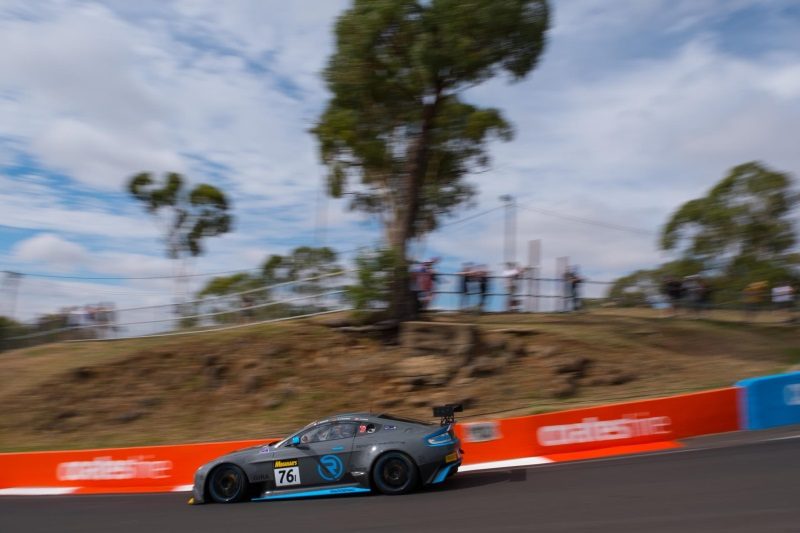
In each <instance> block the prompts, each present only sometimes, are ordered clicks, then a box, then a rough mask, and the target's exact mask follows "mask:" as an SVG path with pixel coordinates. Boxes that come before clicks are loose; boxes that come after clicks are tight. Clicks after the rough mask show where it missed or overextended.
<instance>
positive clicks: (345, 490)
mask: <svg viewBox="0 0 800 533" xmlns="http://www.w3.org/2000/svg"><path fill="white" fill-rule="evenodd" d="M359 492H371V491H370V489H365V488H363V487H339V488H335V489H318V490H307V491H305V492H289V493H286V494H270V495H269V496H264V497H262V498H253V501H254V502H260V501H264V500H288V499H290V498H313V497H316V496H334V495H336V494H355V493H359Z"/></svg>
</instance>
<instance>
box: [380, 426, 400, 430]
mask: <svg viewBox="0 0 800 533" xmlns="http://www.w3.org/2000/svg"><path fill="white" fill-rule="evenodd" d="M383 429H385V430H386V431H394V430H395V429H397V426H383Z"/></svg>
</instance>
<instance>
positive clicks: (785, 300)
mask: <svg viewBox="0 0 800 533" xmlns="http://www.w3.org/2000/svg"><path fill="white" fill-rule="evenodd" d="M794 296H795V294H794V287H792V285H791V284H790V283H788V282H784V283H780V284H778V285H776V286H775V287H773V288H772V305H773V307H774V308H775V309H777V310H779V311H785V312H786V313H787V315H788V317H787V319H791V318H792V309H793V308H794Z"/></svg>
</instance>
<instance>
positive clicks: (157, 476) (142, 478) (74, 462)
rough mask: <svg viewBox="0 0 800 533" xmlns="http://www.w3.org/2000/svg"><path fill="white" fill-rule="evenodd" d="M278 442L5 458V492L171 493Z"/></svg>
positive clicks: (0, 478)
mask: <svg viewBox="0 0 800 533" xmlns="http://www.w3.org/2000/svg"><path fill="white" fill-rule="evenodd" d="M267 442H273V441H271V440H268V441H264V440H257V441H252V440H247V441H234V442H215V443H206V444H184V445H174V446H149V447H138V448H107V449H99V450H76V451H55V452H30V453H2V454H0V488H7V487H50V488H65V489H70V488H75V489H76V490H75V491H74V492H168V491H172V490H175V489H176V488H177V487H179V486H180V485H185V484H190V483H192V481H193V479H194V471H195V470H196V469H197V468H198V467H199V466H200V465H202V464H203V463H206V462H208V461H210V460H211V459H214V458H215V457H218V456H220V455H222V454H225V453H228V452H231V451H233V450H238V449H241V448H246V447H248V446H255V445H260V444H265V443H267Z"/></svg>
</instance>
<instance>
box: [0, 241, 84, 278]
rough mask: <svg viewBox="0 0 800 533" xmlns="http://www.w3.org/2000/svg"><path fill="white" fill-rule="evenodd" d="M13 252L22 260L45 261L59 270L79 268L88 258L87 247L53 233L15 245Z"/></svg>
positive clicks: (50, 266) (47, 264) (48, 265)
mask: <svg viewBox="0 0 800 533" xmlns="http://www.w3.org/2000/svg"><path fill="white" fill-rule="evenodd" d="M12 254H13V255H14V256H15V257H16V258H17V259H19V260H21V261H26V262H30V263H44V265H45V266H47V267H49V268H53V269H55V270H58V271H70V270H76V269H77V268H79V267H80V266H81V265H82V264H83V263H84V262H85V261H86V260H87V258H88V253H87V251H86V249H85V248H84V247H83V246H81V245H79V244H76V243H74V242H70V241H67V240H65V239H62V238H60V237H58V236H57V235H53V234H52V233H40V234H39V235H36V236H34V237H31V238H30V239H27V240H24V241H22V242H20V243H18V244H17V245H15V246H14V248H13V250H12Z"/></svg>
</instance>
